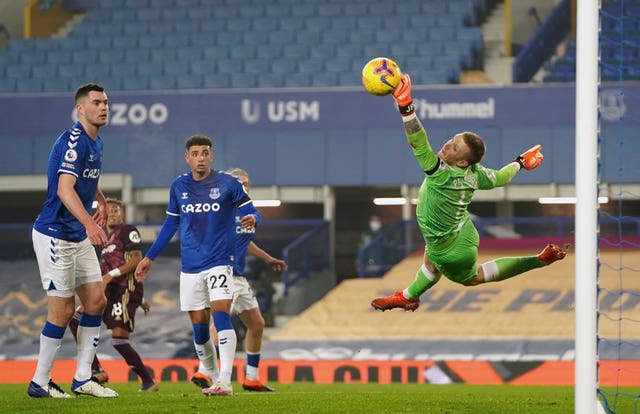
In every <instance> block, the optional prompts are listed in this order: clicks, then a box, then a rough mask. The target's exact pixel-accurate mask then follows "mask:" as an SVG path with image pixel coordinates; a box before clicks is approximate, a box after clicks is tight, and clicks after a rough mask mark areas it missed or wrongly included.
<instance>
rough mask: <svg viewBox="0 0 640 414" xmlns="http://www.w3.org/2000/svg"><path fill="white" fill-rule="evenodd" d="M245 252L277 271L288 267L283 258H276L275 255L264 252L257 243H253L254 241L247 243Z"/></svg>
mask: <svg viewBox="0 0 640 414" xmlns="http://www.w3.org/2000/svg"><path fill="white" fill-rule="evenodd" d="M247 253H249V254H250V255H252V256H255V257H257V258H258V259H260V260H262V261H263V262H265V263H266V264H268V265H269V266H271V268H272V269H273V270H275V271H277V272H280V271H283V270H287V269H288V268H289V266H287V263H286V262H285V261H284V260H281V259H276V258H275V257H273V256H271V255H270V254H269V253H267V252H265V251H264V250H262V249H261V248H260V247H258V245H257V244H255V243H254V242H250V243H249V246H248V247H247Z"/></svg>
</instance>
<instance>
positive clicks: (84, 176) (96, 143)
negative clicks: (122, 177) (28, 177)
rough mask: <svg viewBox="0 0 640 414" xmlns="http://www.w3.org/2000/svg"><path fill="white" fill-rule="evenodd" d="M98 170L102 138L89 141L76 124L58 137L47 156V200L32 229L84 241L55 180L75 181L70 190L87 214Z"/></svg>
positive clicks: (95, 186)
mask: <svg viewBox="0 0 640 414" xmlns="http://www.w3.org/2000/svg"><path fill="white" fill-rule="evenodd" d="M101 168H102V138H100V137H99V136H98V137H97V138H96V139H95V140H93V139H92V138H91V137H90V136H89V135H87V133H86V132H85V130H84V128H83V127H82V124H81V123H80V122H76V123H75V124H74V125H73V126H72V127H71V128H69V129H67V130H66V131H64V132H63V133H62V134H60V136H59V137H58V139H57V140H56V142H55V143H54V144H53V148H52V149H51V153H50V154H49V165H48V168H47V199H46V201H45V203H44V206H43V208H42V211H41V212H40V214H39V215H38V217H37V218H36V221H35V223H34V225H33V227H34V228H35V229H36V230H37V231H38V232H40V233H42V234H46V235H48V236H51V237H55V238H57V239H61V240H66V241H71V242H79V241H82V240H84V239H86V238H87V231H86V229H85V228H84V226H83V225H82V223H80V222H79V221H78V219H77V218H76V217H75V216H74V215H73V214H71V212H70V211H69V210H67V208H66V207H65V205H64V204H63V203H62V201H61V200H60V198H59V197H58V183H59V176H60V174H71V175H73V176H75V177H76V179H77V181H76V184H75V185H74V187H73V188H74V190H75V191H76V193H78V196H79V197H80V200H81V201H82V204H83V205H84V208H85V209H86V210H87V212H88V213H89V214H91V211H92V205H93V201H94V200H95V197H96V191H97V188H98V179H99V178H100V169H101Z"/></svg>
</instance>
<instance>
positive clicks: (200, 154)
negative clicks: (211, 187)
mask: <svg viewBox="0 0 640 414" xmlns="http://www.w3.org/2000/svg"><path fill="white" fill-rule="evenodd" d="M184 159H185V161H187V164H189V167H191V173H192V174H193V175H194V176H199V177H203V176H205V175H207V174H208V173H209V171H210V167H209V165H210V164H211V161H213V152H211V147H209V146H208V145H194V146H192V147H189V149H188V150H187V153H186V154H185V155H184Z"/></svg>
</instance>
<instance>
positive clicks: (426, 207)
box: [407, 129, 518, 249]
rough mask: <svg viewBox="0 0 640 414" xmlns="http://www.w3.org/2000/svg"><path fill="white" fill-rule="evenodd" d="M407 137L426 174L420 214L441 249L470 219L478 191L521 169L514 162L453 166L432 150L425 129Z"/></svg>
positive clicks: (428, 236)
mask: <svg viewBox="0 0 640 414" xmlns="http://www.w3.org/2000/svg"><path fill="white" fill-rule="evenodd" d="M407 140H408V141H409V144H410V145H411V148H412V149H413V154H414V155H415V157H416V159H417V160H418V162H419V163H420V166H421V167H422V170H423V171H424V172H425V174H426V176H425V179H424V181H423V182H422V185H421V187H420V192H419V194H418V205H417V209H416V216H417V218H418V225H419V226H420V229H421V231H422V235H423V237H424V239H425V241H426V243H427V245H428V246H429V247H430V248H436V249H437V247H438V245H439V244H442V243H444V242H445V241H446V240H447V239H449V237H450V236H453V235H454V234H456V233H457V232H458V231H459V230H460V229H461V228H462V226H463V225H464V224H465V223H466V222H467V220H469V219H470V217H469V212H468V210H467V208H468V206H469V203H470V202H471V198H472V197H473V193H474V192H475V190H478V189H480V190H489V189H491V188H494V187H500V186H503V185H505V184H507V183H509V181H511V179H513V177H515V175H516V173H517V172H518V170H517V168H516V167H515V166H514V165H513V164H509V165H506V166H505V167H503V168H502V169H500V170H492V169H490V168H485V167H483V166H482V165H480V164H475V165H473V166H471V167H468V168H460V167H457V166H453V165H449V164H447V163H446V162H444V161H442V160H441V159H440V158H439V157H438V156H437V155H436V153H435V152H434V151H433V150H432V149H431V145H430V144H429V141H428V139H427V133H426V131H425V130H424V129H421V130H420V131H418V132H416V133H414V134H407ZM444 244H448V243H444ZM443 247H444V246H443Z"/></svg>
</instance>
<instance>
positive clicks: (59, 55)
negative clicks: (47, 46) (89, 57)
mask: <svg viewBox="0 0 640 414" xmlns="http://www.w3.org/2000/svg"><path fill="white" fill-rule="evenodd" d="M44 53H45V54H46V58H45V61H46V63H52V64H57V65H61V64H65V63H71V62H73V59H72V53H71V51H70V50H49V51H47V52H44Z"/></svg>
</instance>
